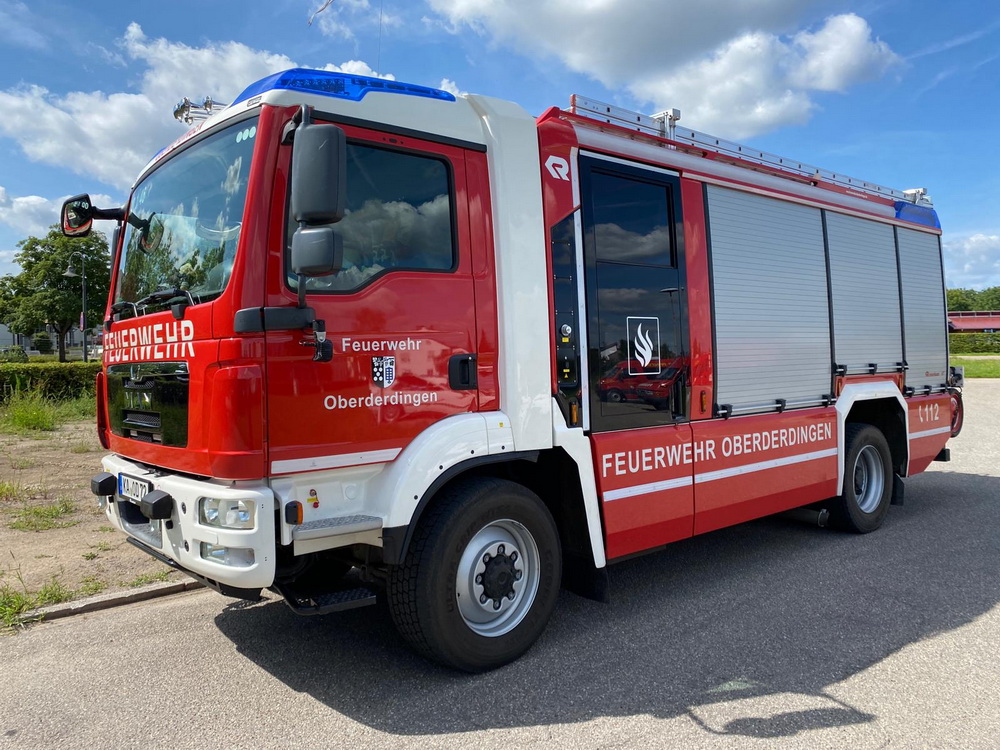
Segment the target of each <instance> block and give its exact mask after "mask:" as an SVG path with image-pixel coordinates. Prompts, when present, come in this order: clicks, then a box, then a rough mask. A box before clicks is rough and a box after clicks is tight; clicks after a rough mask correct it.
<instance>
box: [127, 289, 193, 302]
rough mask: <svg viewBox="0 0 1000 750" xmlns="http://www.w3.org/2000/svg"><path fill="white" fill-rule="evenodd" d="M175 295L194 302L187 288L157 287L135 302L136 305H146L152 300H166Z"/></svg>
mask: <svg viewBox="0 0 1000 750" xmlns="http://www.w3.org/2000/svg"><path fill="white" fill-rule="evenodd" d="M176 297H187V299H188V304H191V305H193V304H194V297H192V296H191V292H189V291H188V290H187V289H176V288H175V289H159V290H157V291H155V292H152V293H151V294H147V295H146V296H145V297H143V298H142V299H141V300H139V301H137V302H136V303H135V306H136V307H148V306H149V305H151V304H153V303H154V302H167V301H169V300H172V299H174V298H176Z"/></svg>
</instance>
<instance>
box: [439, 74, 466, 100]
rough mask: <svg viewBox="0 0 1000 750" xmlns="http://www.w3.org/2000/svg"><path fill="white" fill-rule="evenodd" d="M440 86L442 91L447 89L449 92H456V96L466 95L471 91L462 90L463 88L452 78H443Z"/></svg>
mask: <svg viewBox="0 0 1000 750" xmlns="http://www.w3.org/2000/svg"><path fill="white" fill-rule="evenodd" d="M438 88H439V89H441V90H442V91H447V92H448V93H449V94H454V95H455V96H466V95H467V94H468V93H469V92H468V91H462V89H460V88H459V87H458V84H457V83H455V82H454V81H453V80H451V79H450V78H442V79H441V83H440V84H438Z"/></svg>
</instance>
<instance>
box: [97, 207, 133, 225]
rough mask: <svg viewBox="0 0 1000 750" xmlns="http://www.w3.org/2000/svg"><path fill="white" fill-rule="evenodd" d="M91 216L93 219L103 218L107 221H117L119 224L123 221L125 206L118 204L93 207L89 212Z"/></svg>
mask: <svg viewBox="0 0 1000 750" xmlns="http://www.w3.org/2000/svg"><path fill="white" fill-rule="evenodd" d="M91 218H94V219H105V220H108V221H117V222H118V223H119V224H121V223H122V222H123V221H125V207H124V206H119V207H118V208H94V209H92V212H91Z"/></svg>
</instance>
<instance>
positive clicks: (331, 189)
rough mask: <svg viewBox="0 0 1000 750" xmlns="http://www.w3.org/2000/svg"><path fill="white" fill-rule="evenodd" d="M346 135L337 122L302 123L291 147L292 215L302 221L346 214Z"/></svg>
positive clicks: (326, 220) (321, 221)
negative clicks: (330, 123)
mask: <svg viewBox="0 0 1000 750" xmlns="http://www.w3.org/2000/svg"><path fill="white" fill-rule="evenodd" d="M346 184H347V137H346V136H345V135H344V131H343V130H341V129H340V128H338V127H337V126H336V125H306V124H303V125H300V126H299V127H298V128H297V129H296V130H295V140H294V142H293V151H292V217H293V218H294V219H295V221H297V222H299V223H300V224H333V223H335V222H338V221H340V220H341V219H342V218H344V199H345V195H344V194H345V192H346Z"/></svg>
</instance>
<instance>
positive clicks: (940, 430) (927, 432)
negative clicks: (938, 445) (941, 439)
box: [910, 425, 951, 440]
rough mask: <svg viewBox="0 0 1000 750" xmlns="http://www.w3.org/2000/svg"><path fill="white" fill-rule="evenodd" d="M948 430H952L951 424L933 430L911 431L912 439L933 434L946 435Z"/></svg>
mask: <svg viewBox="0 0 1000 750" xmlns="http://www.w3.org/2000/svg"><path fill="white" fill-rule="evenodd" d="M946 432H951V426H950V425H949V426H948V427H935V428H934V429H933V430H924V431H923V432H911V433H910V440H916V439H917V438H922V437H930V436H931V435H944V434H945V433H946Z"/></svg>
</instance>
